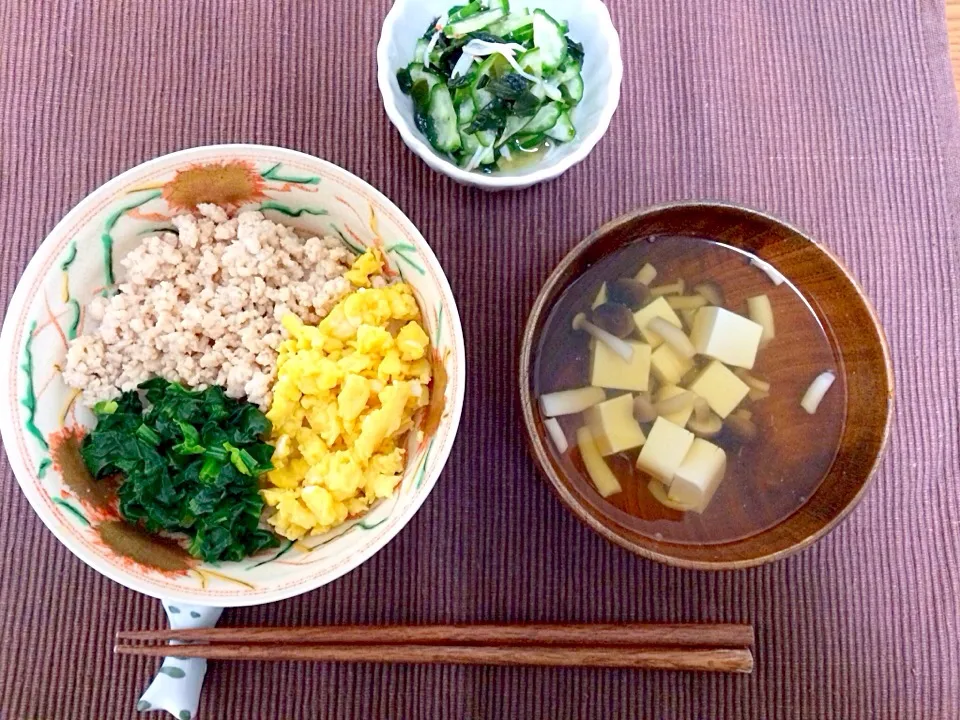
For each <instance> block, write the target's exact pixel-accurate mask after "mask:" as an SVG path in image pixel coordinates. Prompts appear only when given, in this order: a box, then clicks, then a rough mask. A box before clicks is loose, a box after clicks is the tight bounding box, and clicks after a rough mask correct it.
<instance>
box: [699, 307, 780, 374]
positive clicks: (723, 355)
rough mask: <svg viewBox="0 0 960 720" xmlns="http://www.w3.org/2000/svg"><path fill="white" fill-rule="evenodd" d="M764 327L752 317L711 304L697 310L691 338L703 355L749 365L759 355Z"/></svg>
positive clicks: (738, 364)
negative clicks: (758, 350) (751, 318)
mask: <svg viewBox="0 0 960 720" xmlns="http://www.w3.org/2000/svg"><path fill="white" fill-rule="evenodd" d="M762 335H763V327H762V326H761V325H760V324H759V323H755V322H754V321H753V320H748V319H747V318H745V317H743V316H742V315H737V314H736V313H734V312H730V311H729V310H725V309H723V308H718V307H713V306H708V307H702V308H700V310H698V311H697V316H696V317H695V318H694V319H693V329H692V330H691V331H690V341H691V342H692V343H693V346H694V347H695V348H696V349H697V352H698V353H700V354H701V355H706V356H707V357H711V358H713V359H714V360H719V361H720V362H723V363H726V364H727V365H734V366H736V367H742V368H746V369H748V370H749V369H750V368H752V367H753V364H754V362H756V359H757V349H758V348H759V347H760V338H761V336H762Z"/></svg>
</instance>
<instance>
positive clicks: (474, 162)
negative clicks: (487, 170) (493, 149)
mask: <svg viewBox="0 0 960 720" xmlns="http://www.w3.org/2000/svg"><path fill="white" fill-rule="evenodd" d="M486 149H487V146H486V145H481V146H480V147H478V148H477V151H476V152H475V153H474V154H473V157H472V158H470V162H468V163H467V165H466V167H464V168H463V169H464V170H466V171H467V172H470V171H471V170H476V169H477V168H478V167H480V158H481V157H483V153H484V151H485V150H486Z"/></svg>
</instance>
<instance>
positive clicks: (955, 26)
mask: <svg viewBox="0 0 960 720" xmlns="http://www.w3.org/2000/svg"><path fill="white" fill-rule="evenodd" d="M947 37H948V38H949V39H950V57H951V59H952V60H953V82H954V84H955V85H956V86H957V90H958V91H960V0H947Z"/></svg>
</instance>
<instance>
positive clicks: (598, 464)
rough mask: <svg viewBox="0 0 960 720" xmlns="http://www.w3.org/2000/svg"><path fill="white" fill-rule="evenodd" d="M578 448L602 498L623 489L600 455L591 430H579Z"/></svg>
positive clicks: (583, 428) (586, 428)
mask: <svg viewBox="0 0 960 720" xmlns="http://www.w3.org/2000/svg"><path fill="white" fill-rule="evenodd" d="M577 447H578V448H579V450H580V457H581V458H582V459H583V464H584V467H586V468H587V474H588V475H589V476H590V479H591V480H593V484H594V485H595V486H596V488H597V492H598V493H600V496H601V497H610V496H611V495H614V494H616V493H618V492H620V491H621V490H622V489H623V488H622V487H620V482H619V481H618V480H617V478H616V476H615V475H614V474H613V471H612V470H611V469H610V466H609V465H607V463H606V462H605V461H604V459H603V457H602V456H601V455H600V451H599V450H598V449H597V444H596V442H594V440H593V435H592V434H591V433H590V428H588V427H582V428H580V429H579V430H577Z"/></svg>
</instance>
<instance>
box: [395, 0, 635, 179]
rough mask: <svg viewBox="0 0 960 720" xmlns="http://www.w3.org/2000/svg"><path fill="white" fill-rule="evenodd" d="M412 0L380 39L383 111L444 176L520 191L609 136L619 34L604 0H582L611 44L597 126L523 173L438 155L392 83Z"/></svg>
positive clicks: (619, 73) (619, 74) (616, 99)
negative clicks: (550, 160)
mask: <svg viewBox="0 0 960 720" xmlns="http://www.w3.org/2000/svg"><path fill="white" fill-rule="evenodd" d="M413 1H414V0H396V1H395V2H394V4H393V6H392V7H391V8H390V11H389V12H388V13H387V15H386V17H385V18H384V20H383V25H382V26H381V30H380V40H379V42H378V43H377V85H378V86H379V88H380V97H381V99H382V100H383V106H384V110H385V111H386V113H387V117H388V118H389V119H390V122H391V123H393V125H394V127H395V128H396V129H397V130H398V131H399V133H400V137H401V138H402V139H403V142H404V143H405V144H406V145H407V147H409V148H410V149H411V150H413V151H414V153H416V155H417V156H419V157H420V159H421V160H423V161H424V162H425V163H426V164H427V165H429V166H430V167H431V168H432V169H433V170H436V171H437V172H439V173H441V174H443V175H446V176H448V177H450V178H452V179H453V180H456V181H457V182H460V183H463V184H466V185H471V186H474V187H480V188H484V189H488V190H506V189H514V190H520V189H523V188H527V187H530V186H531V185H536V184H537V183H541V182H546V181H548V180H552V179H554V178H556V177H559V176H560V175H562V174H563V173H565V172H566V171H567V170H569V169H570V168H572V167H573V166H574V165H576V164H578V163H580V162H581V161H583V160H584V159H585V158H586V157H587V155H589V154H590V152H591V151H592V150H593V148H594V147H596V145H597V143H599V142H600V140H601V139H602V138H603V136H604V135H606V133H607V130H608V129H609V128H610V123H611V121H612V120H613V116H614V113H615V112H616V110H617V108H618V107H619V105H620V86H621V83H622V80H623V57H622V55H621V51H620V35H619V33H618V32H617V28H616V26H615V25H614V24H613V19H612V18H611V16H610V11H609V9H608V8H607V6H606V4H604V2H603V0H582V2H583V3H584V4H587V5H591V6H594V7H595V14H596V16H597V23H598V27H599V28H600V29H601V33H602V35H603V36H604V40H605V45H606V48H607V51H606V57H607V58H608V59H609V61H610V76H609V78H608V80H607V88H608V92H609V97H608V100H607V102H606V104H605V105H604V106H603V107H602V108H601V110H600V112H599V115H598V120H597V125H596V127H595V128H594V129H593V130H592V131H591V132H590V133H589V134H588V135H585V136H584V137H583V140H582V141H581V143H580V146H579V147H578V148H577V149H576V150H574V151H573V152H571V153H570V154H569V155H567V156H566V157H564V158H563V159H561V160H560V161H558V162H557V163H555V164H553V165H546V166H544V167H542V168H539V169H537V170H535V171H533V172H529V173H526V174H524V175H504V174H496V175H483V174H480V173H475V172H468V171H466V170H462V169H461V168H458V167H457V166H456V165H454V164H453V163H452V162H450V161H449V160H446V159H444V158H442V157H440V156H439V155H438V154H437V153H436V151H434V149H433V148H432V147H431V146H430V144H429V143H428V142H427V141H426V140H425V139H424V138H423V137H422V136H421V134H420V133H419V132H418V131H415V129H414V128H412V127H411V126H410V124H409V123H408V122H407V121H406V119H405V118H404V117H403V115H402V114H401V112H400V107H399V105H398V102H397V94H396V93H395V92H394V89H393V87H392V86H391V85H390V80H391V78H392V77H393V74H394V73H395V72H396V71H395V70H394V69H392V68H391V67H390V63H389V59H388V49H389V44H390V41H391V39H392V38H393V36H394V34H395V28H396V23H397V20H398V19H399V18H400V16H401V14H402V13H403V12H404V11H405V10H406V9H407V6H408V5H409V4H411V3H412V2H413Z"/></svg>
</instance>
